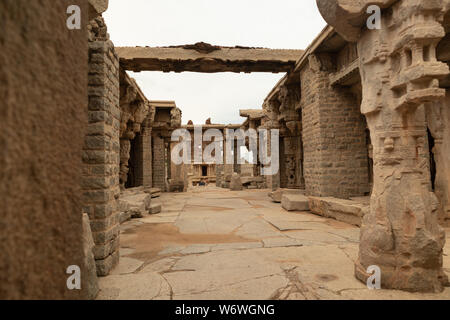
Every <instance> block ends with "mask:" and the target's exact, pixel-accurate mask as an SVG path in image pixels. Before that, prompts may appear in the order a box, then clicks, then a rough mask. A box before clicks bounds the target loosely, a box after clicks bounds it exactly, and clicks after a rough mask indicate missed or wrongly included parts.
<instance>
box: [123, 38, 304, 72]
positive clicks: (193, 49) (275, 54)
mask: <svg viewBox="0 0 450 320" xmlns="http://www.w3.org/2000/svg"><path fill="white" fill-rule="evenodd" d="M116 52H117V54H118V55H119V57H120V65H121V67H122V68H124V69H125V70H130V71H135V72H140V71H163V72H171V71H173V72H185V71H191V72H203V73H215V72H236V73H240V72H245V73H250V72H271V73H279V72H289V71H291V70H293V68H294V67H295V63H296V62H297V61H298V60H299V59H300V58H301V56H302V55H303V53H304V51H303V50H286V49H265V48H246V47H219V46H212V45H210V44H207V43H197V44H195V45H185V46H176V47H118V48H116Z"/></svg>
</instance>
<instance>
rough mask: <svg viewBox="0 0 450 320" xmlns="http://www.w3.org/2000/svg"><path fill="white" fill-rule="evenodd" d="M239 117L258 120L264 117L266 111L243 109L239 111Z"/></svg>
mask: <svg viewBox="0 0 450 320" xmlns="http://www.w3.org/2000/svg"><path fill="white" fill-rule="evenodd" d="M239 115H240V116H241V117H243V118H249V119H250V120H258V119H261V118H263V117H264V110H262V109H243V110H239Z"/></svg>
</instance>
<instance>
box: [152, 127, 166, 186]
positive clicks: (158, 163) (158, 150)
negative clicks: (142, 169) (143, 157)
mask: <svg viewBox="0 0 450 320" xmlns="http://www.w3.org/2000/svg"><path fill="white" fill-rule="evenodd" d="M152 143H153V145H152V146H153V187H155V188H160V189H161V190H162V191H165V190H166V183H165V176H166V159H165V145H164V138H162V137H160V136H159V135H158V134H156V135H155V134H154V135H153V138H152Z"/></svg>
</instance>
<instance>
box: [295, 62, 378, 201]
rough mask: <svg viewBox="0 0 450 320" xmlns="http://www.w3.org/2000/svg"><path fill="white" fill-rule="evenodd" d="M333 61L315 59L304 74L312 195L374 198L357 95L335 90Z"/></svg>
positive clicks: (307, 174) (306, 154)
mask: <svg viewBox="0 0 450 320" xmlns="http://www.w3.org/2000/svg"><path fill="white" fill-rule="evenodd" d="M332 66H333V62H332V59H331V57H330V56H328V55H311V56H310V58H309V63H308V66H307V67H306V68H304V69H303V70H302V72H301V82H302V84H301V87H302V122H303V144H304V145H303V148H304V170H305V172H304V175H305V180H306V190H307V193H308V194H310V195H314V196H324V197H336V198H349V197H354V196H364V195H367V194H369V192H370V186H369V161H368V149H367V145H366V132H365V129H366V125H365V120H364V117H363V115H362V114H361V112H360V110H359V104H358V101H357V98H356V96H355V95H353V94H352V93H351V90H350V89H349V88H346V87H340V86H336V87H333V86H331V85H330V80H329V75H330V73H331V72H332V71H333V67H332Z"/></svg>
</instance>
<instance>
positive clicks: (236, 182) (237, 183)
mask: <svg viewBox="0 0 450 320" xmlns="http://www.w3.org/2000/svg"><path fill="white" fill-rule="evenodd" d="M243 189H244V188H243V186H242V181H241V177H240V176H239V174H237V173H233V175H232V176H231V182H230V190H231V191H242V190H243Z"/></svg>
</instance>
